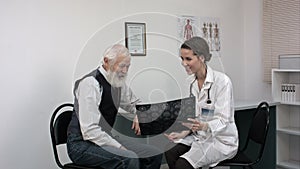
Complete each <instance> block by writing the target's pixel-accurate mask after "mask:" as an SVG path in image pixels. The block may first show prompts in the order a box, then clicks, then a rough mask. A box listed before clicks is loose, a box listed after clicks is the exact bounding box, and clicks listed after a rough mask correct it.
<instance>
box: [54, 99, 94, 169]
mask: <svg viewBox="0 0 300 169" xmlns="http://www.w3.org/2000/svg"><path fill="white" fill-rule="evenodd" d="M73 107H74V106H73V104H71V103H65V104H62V105H60V106H59V107H57V108H56V109H55V110H54V112H53V114H52V117H51V120H50V133H51V140H52V147H53V152H54V157H55V161H56V164H57V165H58V166H59V167H60V168H63V169H94V168H91V167H86V166H79V165H76V164H74V163H67V164H62V163H61V162H60V159H59V157H58V152H57V146H59V145H63V144H66V142H67V129H68V126H69V123H70V121H71V117H72V113H73ZM58 112H60V113H59V114H58Z"/></svg>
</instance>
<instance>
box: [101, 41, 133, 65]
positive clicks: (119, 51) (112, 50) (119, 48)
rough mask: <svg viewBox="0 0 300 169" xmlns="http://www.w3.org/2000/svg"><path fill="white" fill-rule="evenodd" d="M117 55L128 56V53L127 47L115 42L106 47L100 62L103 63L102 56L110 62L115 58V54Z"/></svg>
mask: <svg viewBox="0 0 300 169" xmlns="http://www.w3.org/2000/svg"><path fill="white" fill-rule="evenodd" d="M119 55H123V56H126V57H130V56H131V55H130V53H129V51H128V49H127V48H126V47H125V46H124V45H121V44H115V45H113V46H111V47H109V48H107V49H106V50H105V52H104V54H103V58H102V63H104V58H105V57H106V58H108V60H110V62H114V61H115V60H116V58H117V56H119Z"/></svg>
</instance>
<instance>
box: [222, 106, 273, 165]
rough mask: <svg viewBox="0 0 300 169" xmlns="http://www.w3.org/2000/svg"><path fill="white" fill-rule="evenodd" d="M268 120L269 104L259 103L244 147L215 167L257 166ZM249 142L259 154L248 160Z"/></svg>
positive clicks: (262, 150)
mask: <svg viewBox="0 0 300 169" xmlns="http://www.w3.org/2000/svg"><path fill="white" fill-rule="evenodd" d="M269 119H270V111H269V104H268V103H267V102H261V103H260V104H259V105H258V106H257V108H256V110H255V112H254V115H253V118H252V121H251V125H250V128H249V131H248V136H247V139H246V143H245V145H244V147H243V148H242V149H240V150H238V152H237V154H236V155H235V156H234V157H233V158H232V159H228V160H224V161H222V162H220V163H219V164H218V165H217V166H240V167H243V169H245V168H246V167H249V168H252V166H253V165H254V164H257V163H258V162H259V161H260V160H261V158H262V155H263V152H264V147H265V143H266V138H267V133H268V130H269ZM250 141H251V142H253V143H254V144H257V145H258V146H259V152H258V155H257V157H256V158H255V159H251V158H249V155H247V153H246V150H247V148H248V145H249V142H250Z"/></svg>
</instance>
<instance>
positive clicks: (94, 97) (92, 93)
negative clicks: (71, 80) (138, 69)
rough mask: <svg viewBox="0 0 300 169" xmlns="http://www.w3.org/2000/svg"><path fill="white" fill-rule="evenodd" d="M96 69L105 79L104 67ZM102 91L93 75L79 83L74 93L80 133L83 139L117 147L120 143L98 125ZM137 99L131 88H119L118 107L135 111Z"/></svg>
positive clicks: (125, 86)
mask: <svg viewBox="0 0 300 169" xmlns="http://www.w3.org/2000/svg"><path fill="white" fill-rule="evenodd" d="M98 70H99V71H100V72H101V74H102V75H103V76H104V77H105V79H107V72H106V71H105V69H104V68H103V67H102V66H100V67H99V69H98ZM102 92H103V87H102V86H100V85H99V83H98V81H97V80H96V79H95V78H94V77H93V76H90V77H86V78H85V79H83V80H82V81H81V82H80V83H79V85H78V88H77V90H76V91H75V94H76V97H77V99H78V106H79V112H78V116H79V117H78V120H79V124H80V129H81V133H82V136H83V139H84V140H89V141H91V142H93V143H95V144H97V145H99V146H103V145H108V146H114V147H118V148H119V147H121V144H120V143H119V142H118V141H116V140H115V139H114V138H112V137H111V136H110V135H109V134H107V133H106V132H105V131H103V130H102V129H101V126H99V122H100V119H101V118H103V116H102V115H101V112H100V111H99V105H100V103H101V99H102ZM137 100H138V99H137V98H136V96H135V95H134V94H133V92H132V91H131V89H130V88H129V87H128V86H127V85H126V84H124V86H122V88H121V100H120V107H121V108H122V109H124V110H125V111H127V112H130V113H135V112H136V109H135V103H136V101H137Z"/></svg>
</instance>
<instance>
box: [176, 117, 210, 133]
mask: <svg viewBox="0 0 300 169" xmlns="http://www.w3.org/2000/svg"><path fill="white" fill-rule="evenodd" d="M187 120H188V121H190V122H191V123H188V122H187V123H182V125H184V126H185V127H187V128H189V129H191V130H192V131H193V132H196V131H200V130H202V131H207V129H208V124H207V123H206V122H200V121H198V120H196V119H192V118H188V119H187Z"/></svg>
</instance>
